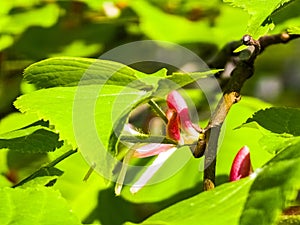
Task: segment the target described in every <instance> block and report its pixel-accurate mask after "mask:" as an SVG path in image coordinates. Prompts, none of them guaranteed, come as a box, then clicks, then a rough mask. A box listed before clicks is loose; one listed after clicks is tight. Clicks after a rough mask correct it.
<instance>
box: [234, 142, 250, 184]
mask: <svg viewBox="0 0 300 225" xmlns="http://www.w3.org/2000/svg"><path fill="white" fill-rule="evenodd" d="M251 173H252V165H251V160H250V151H249V148H248V147H247V146H244V147H242V148H241V149H240V150H239V152H238V153H237V154H236V156H235V158H234V160H233V163H232V166H231V171H230V176H229V180H230V181H235V180H239V179H241V178H243V177H247V176H249V175H250V174H251Z"/></svg>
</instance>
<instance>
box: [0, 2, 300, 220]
mask: <svg viewBox="0 0 300 225" xmlns="http://www.w3.org/2000/svg"><path fill="white" fill-rule="evenodd" d="M299 10H300V4H299V1H295V2H293V3H291V4H290V5H289V6H287V7H286V12H288V13H287V14H286V13H277V14H274V15H273V17H274V18H273V19H274V20H275V21H276V20H277V21H286V20H287V18H289V20H291V19H293V18H292V17H293V15H297V13H298V12H299ZM294 17H295V18H294V19H295V21H296V23H298V24H299V21H300V20H299V18H297V17H296V16H294ZM248 19H249V16H248V14H247V13H246V12H245V11H243V10H242V9H238V8H233V7H231V6H230V5H228V4H225V3H223V2H222V1H219V0H203V1H198V0H165V1H162V0H148V1H145V0H133V1H130V0H127V1H126V0H119V1H118V0H115V1H103V0H80V1H79V0H78V1H56V0H11V1H1V2H0V119H1V118H4V117H5V116H7V115H8V114H10V113H12V112H14V111H16V110H15V108H14V106H13V101H14V100H15V99H16V98H17V97H18V96H19V95H20V94H23V93H26V92H29V91H31V90H32V89H33V87H32V86H31V85H29V84H27V83H25V82H24V81H22V72H23V70H24V69H25V68H26V67H27V66H29V65H30V64H32V63H34V62H37V61H39V60H42V59H46V58H48V57H52V56H78V57H92V58H98V57H99V56H100V55H101V54H102V53H104V52H106V51H108V50H110V49H112V48H114V47H117V46H120V45H122V44H125V43H129V42H132V41H138V40H148V39H153V40H160V41H170V42H175V43H178V44H180V45H182V46H184V47H187V48H189V49H190V50H192V51H193V52H195V53H196V54H198V55H199V56H200V57H201V58H202V59H203V60H205V61H208V60H209V59H211V58H212V57H213V56H214V54H216V53H217V52H218V50H220V48H221V47H222V46H224V45H225V44H226V43H228V42H230V41H234V40H239V39H241V37H242V36H243V35H244V34H245V31H246V28H247V21H248ZM283 28H284V22H283V24H282V26H278V27H275V29H274V30H273V31H272V33H278V32H281V31H282V29H283ZM128 54H130V53H128ZM299 56H300V40H295V41H292V42H290V43H288V44H287V45H276V46H271V47H269V48H268V49H267V50H266V51H265V52H264V53H263V54H262V55H261V56H259V57H258V59H257V61H256V65H255V69H256V70H255V75H254V76H253V77H252V78H251V79H250V80H249V81H247V82H246V85H245V87H244V89H243V90H242V94H243V95H248V96H253V97H258V98H259V99H261V100H264V101H266V102H270V103H271V104H274V105H283V106H294V107H299V106H300V101H299V98H298V96H299V94H300V88H299V86H300V64H299ZM152 66H153V67H152ZM139 69H140V70H142V71H144V72H154V71H156V70H158V67H157V65H152V64H148V66H146V65H144V66H139ZM243 99H245V101H244V102H243V101H242V102H241V103H240V104H237V106H235V107H234V108H233V109H232V111H231V112H230V116H229V118H228V119H227V120H228V123H227V127H226V129H228V132H227V131H226V132H227V133H226V135H225V137H224V140H225V141H224V143H223V145H222V148H223V149H226V150H227V152H226V154H223V153H222V151H221V153H220V155H219V156H220V158H221V159H222V157H223V159H224V161H223V164H222V160H219V165H218V171H219V174H218V175H220V177H221V178H220V179H219V180H218V182H220V183H222V182H223V181H224V180H226V179H227V177H226V175H224V174H226V173H227V172H228V171H229V167H230V162H231V161H232V159H233V157H234V154H235V153H236V151H237V150H238V149H239V148H240V147H241V146H242V145H243V144H247V145H249V147H250V148H251V149H253V151H252V152H251V154H253V163H254V167H258V166H260V165H262V164H263V162H265V161H266V160H267V159H268V158H269V157H270V156H269V155H268V154H267V153H261V151H259V150H260V149H259V147H258V144H257V140H258V138H259V137H260V136H259V135H258V134H257V132H256V131H255V130H247V129H246V131H245V130H243V129H242V130H241V131H236V130H233V128H236V127H237V126H239V125H240V124H241V123H243V122H244V121H245V119H247V118H248V117H249V116H251V114H252V113H253V112H254V111H256V110H259V109H260V107H267V106H269V104H267V103H263V102H261V101H259V100H255V99H248V98H247V97H245V98H243ZM0 125H1V123H0ZM3 126H4V124H2V127H1V126H0V127H1V128H2V130H1V129H0V131H2V132H0V133H3V132H4V131H5V127H3ZM249 136H251V137H253V140H249ZM68 149H69V147H68V146H63V147H62V149H60V151H56V152H54V153H50V154H49V155H44V154H41V155H34V156H32V155H30V156H27V155H26V154H25V155H24V154H21V153H15V152H8V153H7V152H6V151H4V150H3V151H1V155H0V171H1V173H2V174H5V177H6V178H9V180H10V181H11V182H12V183H13V182H17V181H18V180H19V179H21V178H23V177H25V176H26V175H28V174H30V173H32V172H33V171H35V170H36V169H37V168H39V167H40V165H42V164H43V163H45V162H48V161H50V160H52V159H54V158H55V157H57V156H58V155H60V154H62V152H64V151H66V150H68ZM229 149H230V150H229ZM228 150H229V151H230V152H229V153H228ZM222 154H223V155H222ZM27 157H28V158H27ZM16 159H19V160H16ZM228 159H230V160H228ZM226 160H227V161H226ZM225 161H226V163H224V162H225ZM24 162H25V163H24ZM198 168H199V160H195V159H193V160H191V162H189V163H188V164H187V165H185V167H184V168H183V169H182V170H181V172H180V173H178V174H177V175H176V176H174V177H172V179H170V180H168V181H167V182H166V183H165V184H163V185H162V186H159V185H154V188H149V189H148V188H145V190H142V191H141V193H140V194H137V195H136V196H132V195H131V194H130V193H129V191H128V188H125V190H124V192H125V194H124V196H123V197H119V198H116V197H115V196H114V193H113V188H112V187H108V186H107V184H106V183H105V182H104V181H103V180H102V178H100V177H99V176H97V175H96V174H93V175H92V177H91V179H90V180H89V181H88V182H87V183H84V182H82V178H83V177H84V174H85V172H86V171H87V169H88V165H87V164H86V163H85V162H84V160H83V159H82V158H81V157H80V155H79V154H75V155H73V156H71V157H70V159H68V160H66V161H64V162H62V163H60V166H59V169H61V170H63V171H65V173H64V175H63V176H62V179H59V180H58V181H57V183H56V184H55V188H57V189H59V190H60V191H61V192H62V194H63V196H64V197H65V198H66V199H67V200H68V202H69V203H70V205H71V206H72V209H73V210H74V212H75V213H76V214H77V216H78V217H79V218H80V219H81V220H82V221H84V222H85V223H95V224H96V222H95V221H98V222H101V224H107V225H114V224H116V225H117V224H122V223H123V222H125V221H133V222H138V221H141V220H143V219H144V218H145V217H147V216H149V215H150V214H153V213H154V212H156V211H158V210H160V209H162V208H164V207H167V206H168V205H170V204H173V203H174V202H176V201H179V200H182V199H184V198H186V197H188V196H192V195H194V194H196V193H199V192H200V191H201V190H200V189H199V186H201V184H200V183H201V181H200V180H201V174H199V173H194V174H190V176H188V177H187V176H186V174H187V173H189V171H198ZM222 176H223V177H222ZM224 176H225V177H224ZM182 181H184V184H182ZM5 182H6V183H5ZM6 185H7V186H9V185H10V184H9V185H8V184H7V181H4V178H3V177H2V176H1V177H0V186H6ZM149 193H151V194H152V195H149ZM161 193H164V194H161ZM116 212H117V213H118V216H115V215H116ZM97 224H98V223H97Z"/></svg>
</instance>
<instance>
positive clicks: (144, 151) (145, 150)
mask: <svg viewBox="0 0 300 225" xmlns="http://www.w3.org/2000/svg"><path fill="white" fill-rule="evenodd" d="M172 148H174V145H173V144H160V143H150V144H146V145H143V146H142V147H139V148H136V149H135V153H134V155H133V157H136V158H145V157H149V156H154V155H158V154H160V153H162V152H165V151H168V150H170V149H172Z"/></svg>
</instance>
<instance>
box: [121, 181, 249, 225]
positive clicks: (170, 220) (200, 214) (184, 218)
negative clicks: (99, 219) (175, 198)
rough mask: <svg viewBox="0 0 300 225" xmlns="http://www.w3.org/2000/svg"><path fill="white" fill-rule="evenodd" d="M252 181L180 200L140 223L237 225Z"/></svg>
mask: <svg viewBox="0 0 300 225" xmlns="http://www.w3.org/2000/svg"><path fill="white" fill-rule="evenodd" d="M252 182H253V179H250V178H246V179H242V180H239V181H237V182H231V183H227V184H223V185H220V186H219V187H217V188H215V189H214V190H211V191H207V192H203V193H201V194H198V195H196V196H194V197H192V198H189V199H187V200H184V201H181V202H178V203H176V204H174V205H172V206H170V207H168V208H166V209H164V210H162V211H160V212H158V213H156V214H154V215H153V216H151V217H149V218H148V219H146V220H145V221H143V222H142V223H141V224H143V225H147V224H148V225H150V224H157V225H182V224H190V225H198V224H206V225H219V224H231V225H238V221H239V216H240V214H241V212H242V210H243V205H244V203H245V201H246V199H247V192H248V191H249V188H250V185H251V184H252ZM129 224H132V223H126V225H129Z"/></svg>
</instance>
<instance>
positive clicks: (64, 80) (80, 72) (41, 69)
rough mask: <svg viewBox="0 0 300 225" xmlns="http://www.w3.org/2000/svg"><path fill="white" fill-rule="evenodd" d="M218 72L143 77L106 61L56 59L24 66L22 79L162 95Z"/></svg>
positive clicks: (38, 83)
mask: <svg viewBox="0 0 300 225" xmlns="http://www.w3.org/2000/svg"><path fill="white" fill-rule="evenodd" d="M219 71H220V70H211V71H204V72H197V73H173V74H172V75H170V76H168V75H167V70H166V69H161V70H159V71H157V72H155V73H153V74H145V73H142V72H139V71H137V70H134V69H132V68H130V67H128V66H125V65H123V64H121V63H117V62H113V61H108V60H99V59H88V58H75V57H57V58H50V59H46V60H43V61H40V62H37V63H34V64H32V65H31V66H29V67H27V68H26V69H25V72H24V77H25V79H26V80H27V81H28V82H30V83H32V84H35V85H36V86H37V87H39V88H49V87H58V86H76V85H94V84H106V85H118V86H129V87H133V88H137V89H146V90H151V89H155V88H157V86H159V87H158V90H162V89H164V90H165V91H164V92H162V93H161V94H166V93H167V92H166V89H167V88H169V89H168V90H167V91H169V90H170V89H173V88H174V87H176V88H178V87H182V86H184V85H187V84H189V83H192V82H194V81H196V80H199V79H200V78H204V77H207V76H209V75H212V74H213V73H216V72H219Z"/></svg>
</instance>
